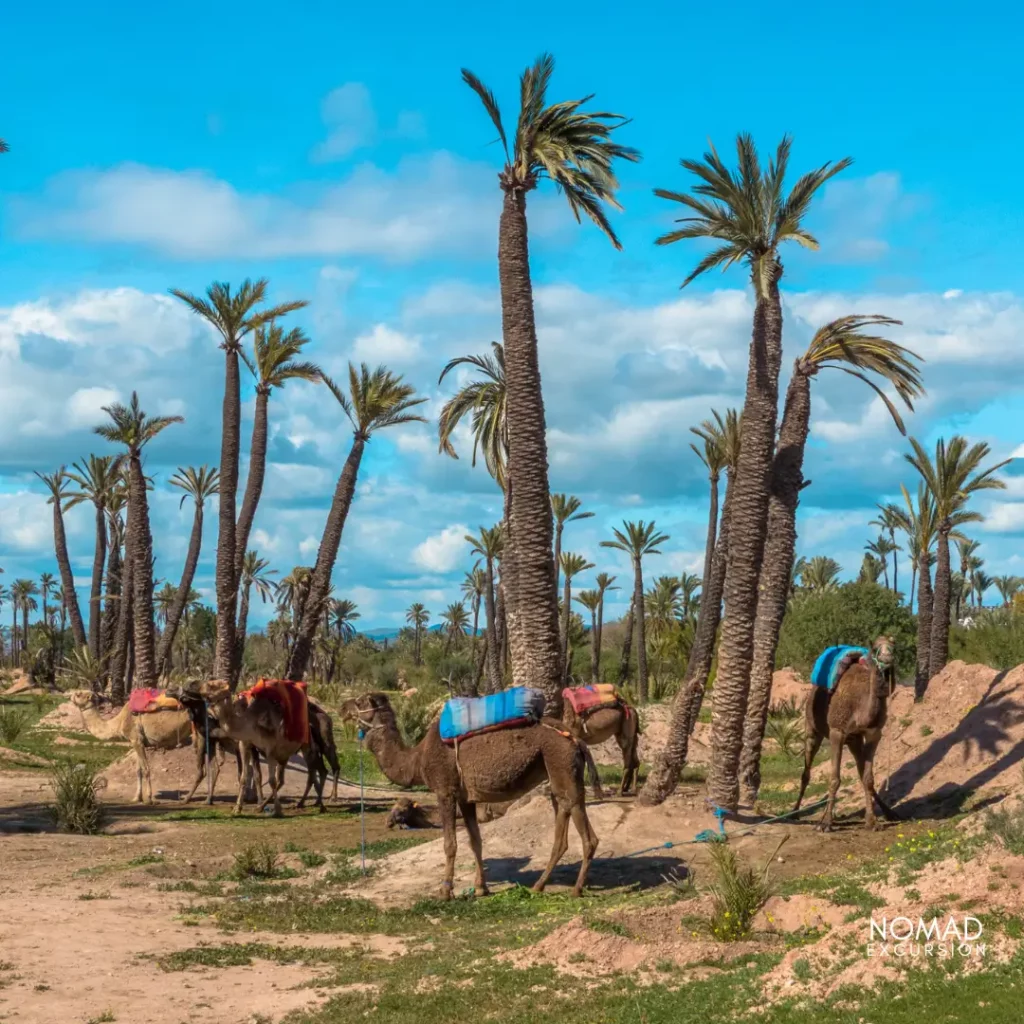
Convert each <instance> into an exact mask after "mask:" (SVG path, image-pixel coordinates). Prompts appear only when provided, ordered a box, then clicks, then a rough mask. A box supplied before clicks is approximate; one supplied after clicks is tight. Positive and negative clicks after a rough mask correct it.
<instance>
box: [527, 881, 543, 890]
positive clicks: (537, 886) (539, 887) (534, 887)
mask: <svg viewBox="0 0 1024 1024" xmlns="http://www.w3.org/2000/svg"><path fill="white" fill-rule="evenodd" d="M543 891H544V885H543V883H541V882H535V883H534V884H533V885H531V886H530V892H543Z"/></svg>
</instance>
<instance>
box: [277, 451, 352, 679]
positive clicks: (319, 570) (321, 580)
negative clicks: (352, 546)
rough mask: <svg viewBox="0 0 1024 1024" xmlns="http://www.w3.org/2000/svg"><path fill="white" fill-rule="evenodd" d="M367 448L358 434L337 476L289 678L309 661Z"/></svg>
mask: <svg viewBox="0 0 1024 1024" xmlns="http://www.w3.org/2000/svg"><path fill="white" fill-rule="evenodd" d="M365 447H366V438H365V437H363V435H361V434H356V435H355V439H354V440H353V442H352V449H351V451H350V452H349V453H348V458H347V459H346V460H345V465H344V467H343V468H342V471H341V475H340V476H339V477H338V483H337V486H336V487H335V488H334V498H333V499H332V501H331V509H330V512H328V513H327V523H326V524H325V525H324V533H323V537H322V538H321V540H320V548H319V550H318V551H317V555H316V565H315V566H314V567H313V572H312V574H311V575H310V579H309V591H308V594H307V596H306V601H305V605H304V607H303V610H302V616H301V618H300V620H299V622H298V625H297V628H296V634H295V643H294V644H293V645H292V649H291V654H290V655H289V657H288V668H287V671H286V673H285V675H286V676H287V678H288V679H294V680H296V681H298V680H301V679H302V677H303V675H304V674H305V671H306V666H307V664H308V663H309V656H310V654H311V653H312V650H313V637H314V635H315V634H316V626H317V623H318V622H319V621H320V616H321V615H323V612H324V606H325V605H326V603H327V597H328V595H329V594H330V590H331V573H332V572H333V571H334V562H335V559H337V557H338V548H339V547H341V534H342V531H343V530H344V529H345V520H346V519H347V518H348V510H349V508H350V507H351V506H352V498H353V496H354V495H355V492H356V478H357V477H358V475H359V463H360V462H361V461H362V458H363V449H364V448H365Z"/></svg>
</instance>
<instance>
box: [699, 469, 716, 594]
mask: <svg viewBox="0 0 1024 1024" xmlns="http://www.w3.org/2000/svg"><path fill="white" fill-rule="evenodd" d="M710 485H711V496H710V503H711V504H710V508H709V509H708V537H707V540H706V541H705V543H704V574H703V578H702V579H701V584H700V591H701V593H702V594H703V593H704V591H705V590H707V589H708V587H709V586H710V585H711V562H712V560H713V559H714V557H715V541H716V539H717V536H718V477H717V476H712V477H711V478H710Z"/></svg>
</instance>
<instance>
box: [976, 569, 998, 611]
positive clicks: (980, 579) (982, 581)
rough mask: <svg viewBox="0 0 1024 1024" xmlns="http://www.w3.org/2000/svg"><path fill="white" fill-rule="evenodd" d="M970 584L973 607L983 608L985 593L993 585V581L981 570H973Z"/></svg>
mask: <svg viewBox="0 0 1024 1024" xmlns="http://www.w3.org/2000/svg"><path fill="white" fill-rule="evenodd" d="M971 582H972V585H973V587H974V598H975V605H974V606H975V607H976V608H983V607H984V606H985V591H986V590H988V588H989V587H991V586H992V584H993V583H995V580H994V579H993V578H992V577H991V576H989V575H988V573H986V572H983V571H982V570H981V569H975V570H974V573H973V576H972V580H971Z"/></svg>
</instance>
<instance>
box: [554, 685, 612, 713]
mask: <svg viewBox="0 0 1024 1024" xmlns="http://www.w3.org/2000/svg"><path fill="white" fill-rule="evenodd" d="M562 698H563V699H564V700H566V701H567V702H568V704H569V706H570V707H571V708H572V709H573V711H574V712H575V713H576V717H577V718H586V717H587V716H588V715H592V714H593V713H594V712H595V711H600V710H601V709H602V708H614V707H618V706H624V705H623V701H622V698H621V697H620V696H619V693H618V691H617V690H616V689H615V687H614V686H613V685H612V684H611V683H595V684H594V685H593V686H567V687H566V688H565V689H564V690H563V691H562Z"/></svg>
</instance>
